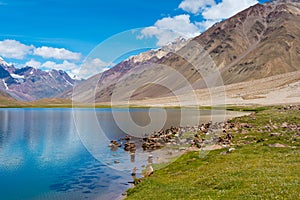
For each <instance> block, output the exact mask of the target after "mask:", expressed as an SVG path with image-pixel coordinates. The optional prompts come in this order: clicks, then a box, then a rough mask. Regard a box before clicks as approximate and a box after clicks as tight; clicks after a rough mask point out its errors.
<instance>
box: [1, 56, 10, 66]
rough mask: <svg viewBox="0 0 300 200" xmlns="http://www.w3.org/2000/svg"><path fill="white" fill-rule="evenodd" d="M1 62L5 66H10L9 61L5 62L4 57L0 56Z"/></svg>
mask: <svg viewBox="0 0 300 200" xmlns="http://www.w3.org/2000/svg"><path fill="white" fill-rule="evenodd" d="M0 64H1V65H3V66H5V67H8V66H9V64H8V63H7V62H5V60H4V59H3V58H2V57H0Z"/></svg>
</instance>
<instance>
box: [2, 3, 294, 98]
mask: <svg viewBox="0 0 300 200" xmlns="http://www.w3.org/2000/svg"><path fill="white" fill-rule="evenodd" d="M299 70H300V2H299V1H298V0H274V1H272V2H268V3H264V4H256V5H254V6H252V7H250V8H248V9H246V10H244V11H242V12H240V13H238V14H236V15H235V16H233V17H231V18H229V19H227V20H224V21H222V22H220V23H216V24H215V25H213V26H212V27H211V28H210V29H208V30H207V31H205V32H204V33H202V34H201V35H199V36H197V37H195V38H191V39H189V40H185V39H183V38H178V39H177V40H176V41H174V42H172V43H170V44H168V45H166V46H164V47H161V48H159V49H156V50H150V51H147V52H144V53H141V54H139V55H137V56H132V57H130V58H128V59H126V60H124V61H122V62H120V63H119V64H117V65H115V66H114V67H112V68H111V69H109V70H107V71H105V72H103V73H99V74H97V75H95V76H93V77H91V78H88V79H87V80H84V81H79V82H76V83H75V80H73V79H71V78H70V77H69V76H68V74H67V73H65V72H63V71H57V70H52V71H48V72H45V71H42V70H40V69H35V68H32V67H24V68H22V69H17V68H15V67H14V66H13V65H8V64H7V63H5V61H3V59H1V60H0V79H1V81H0V91H2V93H5V94H8V95H9V98H11V97H13V98H15V99H17V100H22V101H24V100H25V101H32V100H37V99H41V98H53V97H56V98H65V99H71V98H72V97H73V99H74V100H75V101H77V102H81V103H92V102H96V103H101V102H110V101H111V100H112V99H114V100H117V101H127V100H129V99H130V100H147V99H154V98H169V97H172V96H178V94H180V95H184V94H188V93H189V92H192V91H196V90H199V91H202V90H203V89H205V88H209V87H223V86H225V89H226V88H230V89H231V90H232V91H234V94H232V96H239V94H240V93H241V91H244V92H245V91H248V90H249V91H252V89H253V87H255V88H260V89H261V90H260V91H259V92H257V91H255V92H253V94H254V93H255V95H254V96H257V97H258V98H262V95H261V94H264V92H265V91H266V90H271V89H275V87H276V89H278V88H279V89H280V88H282V87H285V86H289V85H293V87H294V86H295V85H296V86H297V85H298V83H296V82H297V81H300V80H299V79H298V78H297V77H299V76H298V75H299V74H297V73H296V74H295V72H298V71H299ZM289 74H292V76H293V77H290V79H289V76H290V75H289ZM291 78H292V79H291ZM277 79H278V81H277V82H276V80H277ZM254 83H255V84H258V83H259V85H255V86H253V84H254ZM272 85H274V88H272ZM264 86H266V87H264ZM236 87H238V88H239V89H237V88H236ZM73 88H75V90H73ZM233 88H234V89H233ZM239 90H241V91H239ZM204 93H205V92H203V94H204ZM289 95H290V94H289ZM0 96H1V94H0ZM245 96H247V97H245V98H249V95H248V94H247V95H245ZM250 96H251V95H250ZM252 97H253V95H252ZM252 97H251V98H252ZM294 97H295V95H294ZM243 98H244V97H243Z"/></svg>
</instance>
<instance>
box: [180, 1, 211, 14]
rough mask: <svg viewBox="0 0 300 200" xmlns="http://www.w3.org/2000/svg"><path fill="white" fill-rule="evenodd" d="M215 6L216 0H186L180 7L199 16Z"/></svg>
mask: <svg viewBox="0 0 300 200" xmlns="http://www.w3.org/2000/svg"><path fill="white" fill-rule="evenodd" d="M215 4H216V3H215V1H214V0H184V1H183V2H181V3H180V5H179V6H178V7H179V8H181V9H182V10H184V11H187V12H189V13H193V14H198V13H200V12H201V11H203V10H204V9H205V8H207V7H211V6H213V5H215Z"/></svg>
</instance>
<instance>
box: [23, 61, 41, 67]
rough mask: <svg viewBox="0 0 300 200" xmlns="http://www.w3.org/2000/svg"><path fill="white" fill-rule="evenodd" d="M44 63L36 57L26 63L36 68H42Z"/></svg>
mask: <svg viewBox="0 0 300 200" xmlns="http://www.w3.org/2000/svg"><path fill="white" fill-rule="evenodd" d="M41 65H42V63H40V62H39V61H36V60H34V59H31V60H30V61H28V62H26V63H25V66H29V67H34V68H40V67H41Z"/></svg>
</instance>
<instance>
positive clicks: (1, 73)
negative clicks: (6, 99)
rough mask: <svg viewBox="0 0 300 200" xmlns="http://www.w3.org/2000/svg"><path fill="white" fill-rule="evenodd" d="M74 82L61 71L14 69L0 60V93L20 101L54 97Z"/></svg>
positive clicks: (27, 68) (29, 68)
mask: <svg viewBox="0 0 300 200" xmlns="http://www.w3.org/2000/svg"><path fill="white" fill-rule="evenodd" d="M74 82H75V80H73V79H72V78H70V76H69V75H68V74H67V73H66V72H64V71H62V70H51V71H43V70H41V69H36V68H33V67H29V66H26V67H24V68H20V69H18V68H16V67H15V66H14V65H10V64H8V63H6V62H5V61H4V60H3V59H2V58H1V59H0V91H2V93H7V94H8V95H9V96H11V97H13V98H15V99H17V100H20V101H33V100H37V99H41V98H49V97H54V96H56V95H57V94H59V93H62V92H63V91H65V90H68V89H71V88H72V87H73V84H74Z"/></svg>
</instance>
